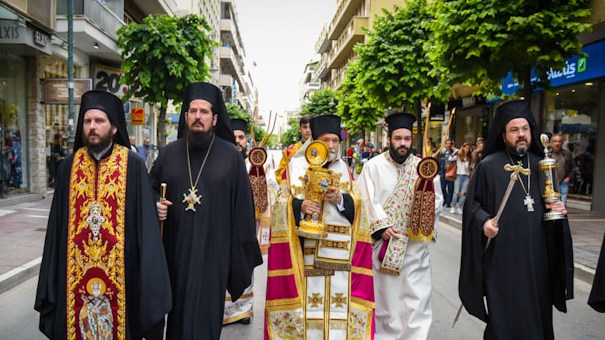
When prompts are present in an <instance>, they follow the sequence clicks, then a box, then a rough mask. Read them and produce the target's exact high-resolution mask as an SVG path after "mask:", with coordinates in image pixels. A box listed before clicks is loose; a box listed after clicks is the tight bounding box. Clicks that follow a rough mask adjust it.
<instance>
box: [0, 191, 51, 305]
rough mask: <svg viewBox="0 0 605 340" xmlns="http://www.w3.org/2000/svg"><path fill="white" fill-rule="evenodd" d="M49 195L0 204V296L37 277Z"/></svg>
mask: <svg viewBox="0 0 605 340" xmlns="http://www.w3.org/2000/svg"><path fill="white" fill-rule="evenodd" d="M51 203H52V193H50V194H48V195H46V196H45V197H44V196H42V195H34V194H25V195H19V196H17V197H11V198H6V199H2V200H0V294H1V293H3V292H5V291H7V290H9V289H11V288H12V287H14V286H16V285H18V284H20V283H21V282H23V281H25V280H27V279H29V278H30V277H32V276H35V275H38V271H39V268H40V261H41V256H42V248H43V246H44V237H45V236H46V223H47V221H48V213H49V211H50V205H51Z"/></svg>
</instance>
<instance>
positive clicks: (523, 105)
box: [483, 100, 544, 158]
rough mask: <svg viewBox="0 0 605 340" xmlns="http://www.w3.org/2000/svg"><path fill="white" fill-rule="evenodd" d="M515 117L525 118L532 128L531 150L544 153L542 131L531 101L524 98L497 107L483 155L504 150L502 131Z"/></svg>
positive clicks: (540, 153) (539, 153)
mask: <svg viewBox="0 0 605 340" xmlns="http://www.w3.org/2000/svg"><path fill="white" fill-rule="evenodd" d="M515 118H525V119H526V120H527V122H528V123H529V126H530V128H531V144H530V146H529V150H530V151H532V152H534V153H535V154H537V155H544V151H543V150H542V148H541V147H540V133H539V131H538V124H537V123H536V119H535V118H534V115H533V113H532V112H531V108H530V106H529V103H528V102H526V101H524V100H511V101H507V102H504V103H503V104H501V105H499V106H498V107H496V115H495V116H494V120H493V122H492V126H491V128H490V129H489V132H488V133H487V141H486V142H485V152H484V153H483V157H484V158H485V157H486V156H487V155H489V154H491V153H494V152H496V151H499V150H504V148H505V144H504V140H503V139H502V133H503V132H504V128H505V127H506V124H507V123H508V122H510V121H511V120H513V119H515Z"/></svg>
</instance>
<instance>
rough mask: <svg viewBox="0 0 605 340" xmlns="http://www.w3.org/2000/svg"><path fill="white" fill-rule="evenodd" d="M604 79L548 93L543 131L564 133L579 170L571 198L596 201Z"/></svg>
mask: <svg viewBox="0 0 605 340" xmlns="http://www.w3.org/2000/svg"><path fill="white" fill-rule="evenodd" d="M602 85H603V82H602V81H599V80H597V81H590V82H585V83H582V84H575V85H573V86H568V87H562V88H557V89H556V91H555V92H554V93H551V94H547V95H546V96H545V99H546V100H545V116H544V120H543V121H544V127H543V132H550V133H553V134H556V133H561V134H562V135H563V139H564V144H563V147H564V148H566V149H568V150H569V151H571V153H572V156H573V158H574V162H575V163H576V165H577V167H578V170H579V173H578V175H577V176H576V178H574V179H572V183H571V185H570V190H569V193H570V198H576V199H582V200H592V189H593V188H592V183H593V173H594V160H593V157H594V155H595V143H596V138H597V119H598V116H599V110H600V107H599V92H600V88H601V86H602Z"/></svg>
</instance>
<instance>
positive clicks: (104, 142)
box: [83, 131, 113, 153]
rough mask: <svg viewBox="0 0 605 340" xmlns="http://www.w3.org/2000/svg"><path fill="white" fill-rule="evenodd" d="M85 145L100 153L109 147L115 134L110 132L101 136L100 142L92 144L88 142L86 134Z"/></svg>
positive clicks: (93, 151)
mask: <svg viewBox="0 0 605 340" xmlns="http://www.w3.org/2000/svg"><path fill="white" fill-rule="evenodd" d="M83 139H84V145H85V146H86V147H87V148H88V150H90V152H92V153H99V152H101V151H103V150H105V149H107V148H108V147H109V146H110V145H111V143H112V142H113V134H112V133H111V131H110V132H108V133H107V135H105V136H99V142H98V143H97V144H90V143H89V142H88V138H86V136H84V138H83Z"/></svg>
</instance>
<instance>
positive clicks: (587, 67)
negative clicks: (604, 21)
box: [502, 40, 605, 95]
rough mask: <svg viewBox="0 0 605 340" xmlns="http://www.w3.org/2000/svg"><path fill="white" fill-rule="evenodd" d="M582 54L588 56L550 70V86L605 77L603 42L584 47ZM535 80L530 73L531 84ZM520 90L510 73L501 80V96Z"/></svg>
mask: <svg viewBox="0 0 605 340" xmlns="http://www.w3.org/2000/svg"><path fill="white" fill-rule="evenodd" d="M582 52H585V53H586V54H587V55H588V56H586V57H580V56H573V57H571V58H569V59H567V60H566V61H565V63H566V64H567V66H566V67H565V68H564V69H562V70H553V69H550V71H549V72H548V79H550V84H551V86H553V87H558V86H563V85H569V84H573V83H578V82H581V81H586V80H589V79H595V78H599V77H603V76H605V40H601V41H599V42H596V43H594V44H590V45H586V46H584V47H583V48H582ZM537 79H538V77H537V76H536V75H535V74H534V73H533V72H532V77H531V81H532V83H533V82H535V81H536V80H537ZM520 88H521V87H520V86H519V83H517V82H516V81H514V80H513V77H512V74H511V73H510V72H508V75H507V76H506V78H504V79H502V94H505V95H513V94H514V93H515V92H517V90H519V89H520Z"/></svg>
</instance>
